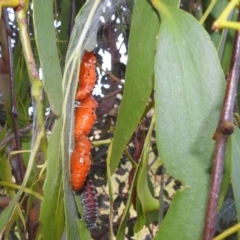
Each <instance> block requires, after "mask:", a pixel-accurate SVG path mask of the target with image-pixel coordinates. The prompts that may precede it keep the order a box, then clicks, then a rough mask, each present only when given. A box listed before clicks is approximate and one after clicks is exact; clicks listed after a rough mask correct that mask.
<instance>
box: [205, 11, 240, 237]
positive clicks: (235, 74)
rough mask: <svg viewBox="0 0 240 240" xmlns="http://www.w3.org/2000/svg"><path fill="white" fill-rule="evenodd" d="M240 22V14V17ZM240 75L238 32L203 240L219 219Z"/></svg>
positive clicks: (218, 139) (212, 231)
mask: <svg viewBox="0 0 240 240" xmlns="http://www.w3.org/2000/svg"><path fill="white" fill-rule="evenodd" d="M238 21H240V13H239V15H238ZM239 74H240V33H239V32H236V35H235V42H234V48H233V53H232V60H231V67H230V73H229V75H228V79H227V88H226V93H225V97H224V103H223V108H222V113H221V117H220V120H219V123H218V127H217V129H216V132H215V134H214V140H216V145H215V152H214V162H213V169H212V176H211V187H210V193H209V198H208V205H207V212H206V220H205V226H204V232H203V240H212V239H213V236H214V233H215V227H216V218H217V205H218V200H219V192H220V187H221V180H222V173H223V166H224V157H225V151H226V145H227V140H228V137H229V136H230V135H231V134H232V133H233V130H234V126H233V109H234V102H235V97H236V92H237V84H238V79H239Z"/></svg>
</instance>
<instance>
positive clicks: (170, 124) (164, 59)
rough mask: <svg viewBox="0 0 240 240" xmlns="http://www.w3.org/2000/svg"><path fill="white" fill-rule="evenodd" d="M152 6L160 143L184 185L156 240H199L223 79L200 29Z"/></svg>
mask: <svg viewBox="0 0 240 240" xmlns="http://www.w3.org/2000/svg"><path fill="white" fill-rule="evenodd" d="M154 5H155V7H156V8H157V10H158V11H159V14H160V17H161V21H162V24H161V28H160V32H159V36H158V47H157V53H156V63H155V74H156V75H155V107H156V119H157V120H156V132H157V144H158V150H159V153H160V157H161V159H162V161H163V164H164V165H165V167H166V170H167V173H168V174H169V175H171V176H173V177H174V178H175V179H178V180H179V181H181V182H182V184H183V189H181V190H179V191H178V192H177V193H176V195H175V196H174V199H173V202H172V206H171V208H170V209H169V211H168V213H167V215H166V217H165V219H164V221H163V223H162V225H161V226H160V229H159V231H158V233H157V235H156V237H155V239H165V240H168V239H175V238H176V236H177V238H178V239H199V238H200V237H201V234H202V228H203V223H204V217H205V208H206V202H207V196H208V190H209V182H210V174H211V163H212V159H213V148H214V141H213V140H212V139H211V138H212V135H213V133H214V131H215V129H216V126H217V124H218V119H219V116H220V110H221V105H222V100H223V95H224V89H225V82H224V75H223V72H222V70H221V66H220V63H219V60H218V56H217V54H216V50H215V47H214V45H213V43H212V42H211V41H210V37H209V35H208V34H207V33H206V31H205V30H204V29H203V28H202V26H200V25H199V23H198V22H197V21H196V20H195V19H194V18H193V17H192V16H191V15H189V14H188V13H186V12H184V11H182V10H179V9H177V8H174V7H171V6H168V5H165V4H163V3H161V2H159V1H154ZM173 219H174V220H173Z"/></svg>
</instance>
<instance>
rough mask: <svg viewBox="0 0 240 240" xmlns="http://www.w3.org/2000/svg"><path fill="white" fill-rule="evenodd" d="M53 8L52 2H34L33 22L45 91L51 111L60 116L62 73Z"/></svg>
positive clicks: (45, 0)
mask: <svg viewBox="0 0 240 240" xmlns="http://www.w3.org/2000/svg"><path fill="white" fill-rule="evenodd" d="M52 6H53V3H52V1H48V0H42V1H35V0H34V1H33V20H34V31H35V35H36V43H37V48H38V55H39V58H40V64H41V69H42V73H43V86H44V90H45V92H46V94H47V98H48V101H49V103H50V108H51V110H52V111H53V112H54V114H56V115H59V114H60V113H61V108H62V73H61V68H60V63H59V59H58V50H57V46H56V36H55V35H56V33H55V29H54V25H53V24H49V23H53V22H54V21H53V20H54V19H53V8H52ZM40 9H41V10H40ZM43 13H44V15H43Z"/></svg>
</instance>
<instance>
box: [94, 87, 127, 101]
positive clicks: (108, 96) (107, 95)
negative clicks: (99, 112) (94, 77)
mask: <svg viewBox="0 0 240 240" xmlns="http://www.w3.org/2000/svg"><path fill="white" fill-rule="evenodd" d="M122 92H123V89H117V90H115V91H113V92H110V93H108V94H106V95H105V96H104V97H102V98H100V99H99V100H98V101H97V102H98V103H100V102H102V101H103V100H105V99H108V98H110V97H113V96H115V95H117V94H118V93H122Z"/></svg>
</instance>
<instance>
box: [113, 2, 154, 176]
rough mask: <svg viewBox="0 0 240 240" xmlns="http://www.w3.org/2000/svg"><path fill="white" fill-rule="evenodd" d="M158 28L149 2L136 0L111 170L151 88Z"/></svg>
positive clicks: (115, 165)
mask: <svg viewBox="0 0 240 240" xmlns="http://www.w3.org/2000/svg"><path fill="white" fill-rule="evenodd" d="M140 26H141V27H140ZM158 29H159V18H158V16H157V14H156V12H154V11H153V10H152V6H151V5H150V4H149V2H147V1H145V0H137V1H136V2H135V5H134V10H133V17H132V22H131V32H130V38H129V55H128V65H127V70H126V82H125V85H124V93H123V100H122V102H121V106H120V110H119V115H118V120H117V124H116V130H115V135H114V139H113V149H112V155H111V158H110V164H111V165H110V168H111V174H112V173H113V172H114V171H115V169H116V168H117V166H118V164H119V161H120V158H121V155H122V152H123V150H124V148H125V146H126V145H127V143H128V141H129V139H130V137H131V136H132V134H133V132H134V129H135V128H136V126H137V124H138V122H139V121H140V119H141V117H142V115H143V113H144V110H145V107H146V105H147V102H148V99H149V96H150V94H151V92H152V89H153V64H154V62H153V61H154V55H155V50H156V47H155V46H156V36H157V31H158ZM146 36H147V37H146Z"/></svg>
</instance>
